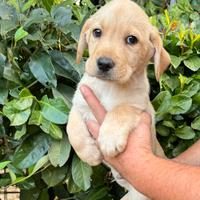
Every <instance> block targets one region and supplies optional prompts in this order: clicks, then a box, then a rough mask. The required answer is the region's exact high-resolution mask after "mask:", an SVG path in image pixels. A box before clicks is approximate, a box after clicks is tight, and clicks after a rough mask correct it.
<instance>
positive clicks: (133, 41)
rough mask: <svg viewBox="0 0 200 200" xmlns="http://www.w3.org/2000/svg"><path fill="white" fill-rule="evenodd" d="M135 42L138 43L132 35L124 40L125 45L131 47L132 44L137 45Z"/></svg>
mask: <svg viewBox="0 0 200 200" xmlns="http://www.w3.org/2000/svg"><path fill="white" fill-rule="evenodd" d="M137 42H138V39H137V38H136V37H135V36H134V35H129V36H128V37H127V38H126V44H130V45H133V44H137Z"/></svg>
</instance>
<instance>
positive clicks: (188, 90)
mask: <svg viewBox="0 0 200 200" xmlns="http://www.w3.org/2000/svg"><path fill="white" fill-rule="evenodd" d="M199 89H200V84H199V83H198V82H197V81H192V82H191V83H190V84H189V85H187V86H185V87H184V90H183V91H182V92H181V94H183V95H186V96H188V97H192V96H194V95H195V94H196V93H197V92H198V91H199Z"/></svg>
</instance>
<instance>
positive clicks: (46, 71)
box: [29, 53, 57, 87]
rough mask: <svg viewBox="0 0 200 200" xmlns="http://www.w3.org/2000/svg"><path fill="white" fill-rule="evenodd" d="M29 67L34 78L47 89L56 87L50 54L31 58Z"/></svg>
mask: <svg viewBox="0 0 200 200" xmlns="http://www.w3.org/2000/svg"><path fill="white" fill-rule="evenodd" d="M29 67H30V70H31V72H32V73H33V75H34V77H35V78H36V79H37V80H38V81H39V82H40V83H42V84H43V85H44V86H45V87H56V86H57V79H56V76H55V69H54V66H53V64H52V62H51V58H50V56H49V55H48V54H45V53H41V54H40V53H38V54H36V55H34V56H32V57H31V61H30V63H29Z"/></svg>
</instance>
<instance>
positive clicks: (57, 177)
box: [42, 167, 67, 187]
mask: <svg viewBox="0 0 200 200" xmlns="http://www.w3.org/2000/svg"><path fill="white" fill-rule="evenodd" d="M66 174H67V168H66V167H61V168H60V167H57V168H54V167H49V168H48V169H47V170H45V171H44V172H42V179H43V180H44V182H45V183H46V184H47V185H48V187H53V186H55V185H57V184H59V183H61V182H62V181H63V180H64V178H65V176H66Z"/></svg>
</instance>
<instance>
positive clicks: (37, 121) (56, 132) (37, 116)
mask: <svg viewBox="0 0 200 200" xmlns="http://www.w3.org/2000/svg"><path fill="white" fill-rule="evenodd" d="M28 123H29V124H30V125H37V126H40V128H41V129H42V130H43V131H44V132H45V133H47V134H49V135H51V136H52V137H53V138H55V139H57V140H60V139H62V130H61V129H60V127H59V126H57V125H56V124H53V123H52V122H50V121H48V120H46V119H45V118H44V117H43V116H42V113H41V111H38V110H34V111H33V112H32V115H31V117H30V119H29V122H28Z"/></svg>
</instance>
